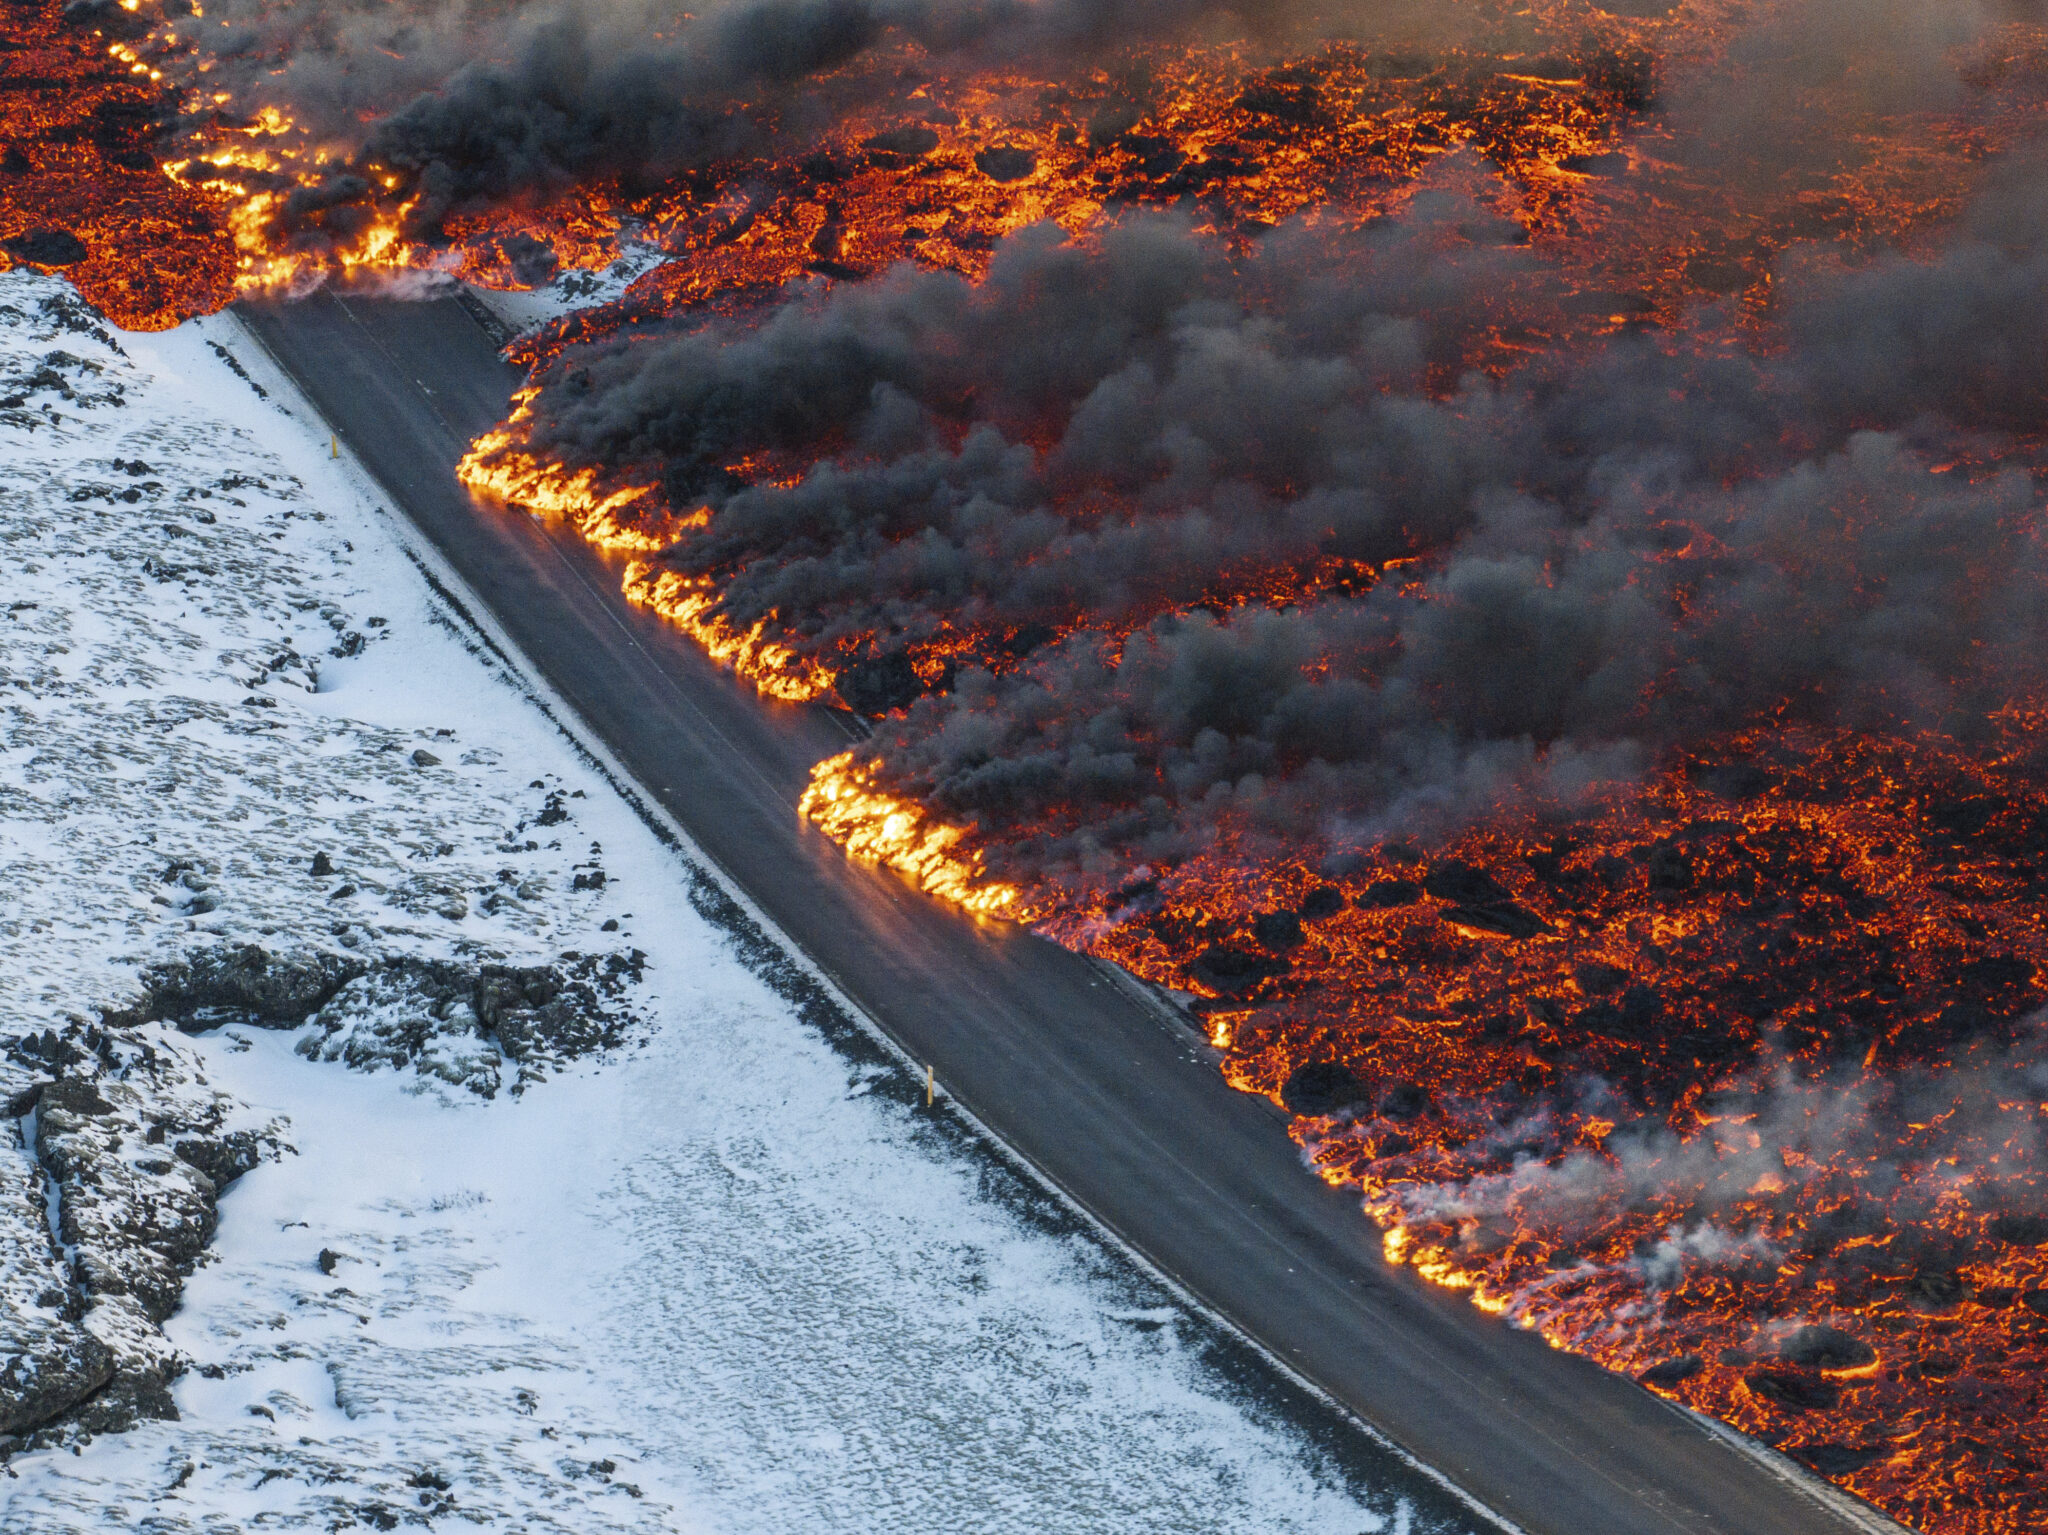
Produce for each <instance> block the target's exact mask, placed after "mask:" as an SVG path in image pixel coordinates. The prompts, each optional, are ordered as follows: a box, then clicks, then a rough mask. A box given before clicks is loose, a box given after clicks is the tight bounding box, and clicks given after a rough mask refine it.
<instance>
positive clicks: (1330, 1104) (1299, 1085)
mask: <svg viewBox="0 0 2048 1535" xmlns="http://www.w3.org/2000/svg"><path fill="white" fill-rule="evenodd" d="M1370 1097H1371V1094H1370V1093H1369V1092H1368V1091H1367V1090H1366V1086H1365V1084H1364V1083H1363V1082H1361V1081H1360V1080H1359V1079H1358V1075H1357V1073H1355V1072H1354V1071H1352V1069H1351V1068H1350V1067H1349V1066H1346V1065H1345V1064H1343V1062H1341V1061H1310V1062H1309V1063H1308V1064H1307V1065H1305V1066H1297V1067H1295V1069H1294V1071H1293V1074H1292V1075H1290V1076H1289V1077H1288V1078H1287V1081H1286V1083H1285V1084H1284V1085H1283V1086H1282V1087H1281V1089H1280V1101H1281V1102H1282V1103H1283V1104H1285V1105H1286V1106H1287V1112H1288V1113H1290V1114H1305V1115H1322V1114H1335V1113H1337V1112H1338V1111H1339V1110H1340V1109H1349V1108H1355V1107H1358V1106H1359V1105H1361V1104H1364V1103H1365V1102H1367V1101H1368V1099H1369V1098H1370Z"/></svg>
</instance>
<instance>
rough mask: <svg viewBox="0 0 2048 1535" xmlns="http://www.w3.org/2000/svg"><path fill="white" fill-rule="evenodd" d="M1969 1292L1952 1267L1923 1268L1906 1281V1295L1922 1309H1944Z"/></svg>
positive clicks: (1961, 1299) (1965, 1296)
mask: <svg viewBox="0 0 2048 1535" xmlns="http://www.w3.org/2000/svg"><path fill="white" fill-rule="evenodd" d="M1969 1293H1970V1289H1969V1286H1968V1285H1966V1284H1964V1283H1963V1280H1962V1276H1961V1275H1959V1274H1957V1273H1956V1272H1955V1271H1954V1270H1953V1269H1945V1268H1923V1269H1921V1270H1920V1271H1919V1272H1918V1273H1916V1274H1914V1275H1913V1277H1912V1278H1911V1279H1909V1280H1907V1281H1906V1297H1907V1299H1909V1300H1911V1301H1912V1302H1913V1303H1914V1304H1915V1305H1916V1306H1918V1307H1920V1308H1921V1309H1922V1310H1923V1311H1946V1310H1947V1309H1948V1308H1949V1307H1951V1306H1954V1305H1957V1304H1959V1303H1960V1302H1962V1301H1963V1300H1965V1299H1966V1298H1967V1297H1968V1296H1969Z"/></svg>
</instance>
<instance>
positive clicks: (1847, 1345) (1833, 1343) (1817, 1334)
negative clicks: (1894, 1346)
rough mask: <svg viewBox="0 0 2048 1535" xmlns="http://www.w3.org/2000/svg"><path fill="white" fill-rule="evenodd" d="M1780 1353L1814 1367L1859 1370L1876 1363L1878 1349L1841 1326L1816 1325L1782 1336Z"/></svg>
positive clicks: (1789, 1359) (1793, 1362)
mask: <svg viewBox="0 0 2048 1535" xmlns="http://www.w3.org/2000/svg"><path fill="white" fill-rule="evenodd" d="M1777 1357H1778V1358H1780V1359H1782V1360H1784V1361H1785V1362H1786V1363H1787V1364H1796V1365H1803V1366H1805V1367H1806V1368H1807V1369H1812V1370H1860V1369H1862V1368H1864V1367H1865V1366H1867V1365H1873V1364H1876V1363H1877V1350H1876V1349H1874V1348H1872V1347H1871V1346H1870V1345H1869V1344H1868V1343H1865V1342H1864V1341H1863V1340H1862V1339H1861V1338H1859V1337H1857V1336H1856V1335H1855V1334H1853V1333H1846V1332H1843V1331H1842V1330H1841V1329H1840V1328H1839V1327H1822V1326H1818V1325H1814V1326H1807V1327H1801V1328H1797V1329H1795V1330H1794V1331H1792V1332H1789V1333H1787V1334H1786V1335H1785V1336H1784V1337H1783V1338H1780V1339H1779V1340H1778V1348H1777Z"/></svg>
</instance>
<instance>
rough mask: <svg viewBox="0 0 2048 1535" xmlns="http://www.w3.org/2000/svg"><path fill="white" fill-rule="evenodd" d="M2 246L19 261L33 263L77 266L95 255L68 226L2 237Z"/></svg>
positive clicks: (38, 264) (36, 264) (32, 230)
mask: <svg viewBox="0 0 2048 1535" xmlns="http://www.w3.org/2000/svg"><path fill="white" fill-rule="evenodd" d="M0 248H4V249H5V250H6V252H7V254H8V255H10V256H12V257H14V259H15V260H17V261H25V262H27V263H28V264H29V265H30V266H46V267H59V266H76V265H77V264H78V263H79V262H81V261H83V260H85V258H86V257H87V256H89V255H91V254H92V252H91V251H89V250H87V249H86V248H85V242H84V241H83V240H81V239H79V238H78V236H77V235H75V234H73V233H71V231H70V230H68V229H31V230H30V231H28V233H26V234H18V235H14V236H11V237H10V238H8V239H5V240H0Z"/></svg>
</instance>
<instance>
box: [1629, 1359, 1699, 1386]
mask: <svg viewBox="0 0 2048 1535" xmlns="http://www.w3.org/2000/svg"><path fill="white" fill-rule="evenodd" d="M1706 1367H1707V1363H1706V1361H1705V1360H1704V1359H1702V1358H1700V1356H1699V1355H1698V1354H1680V1355H1678V1356H1677V1357H1676V1358H1673V1359H1665V1360H1661V1361H1660V1362H1658V1363H1656V1364H1653V1365H1651V1366H1650V1367H1649V1369H1647V1370H1644V1371H1643V1372H1642V1373H1641V1374H1640V1375H1638V1376H1636V1379H1637V1380H1639V1381H1641V1382H1642V1383H1643V1384H1644V1385H1646V1386H1663V1387H1666V1388H1669V1387H1671V1386H1675V1385H1678V1384H1679V1383H1680V1382H1681V1381H1688V1380H1691V1379H1692V1378H1693V1377H1694V1376H1695V1375H1697V1374H1699V1373H1700V1371H1702V1370H1704V1369H1705V1368H1706Z"/></svg>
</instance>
